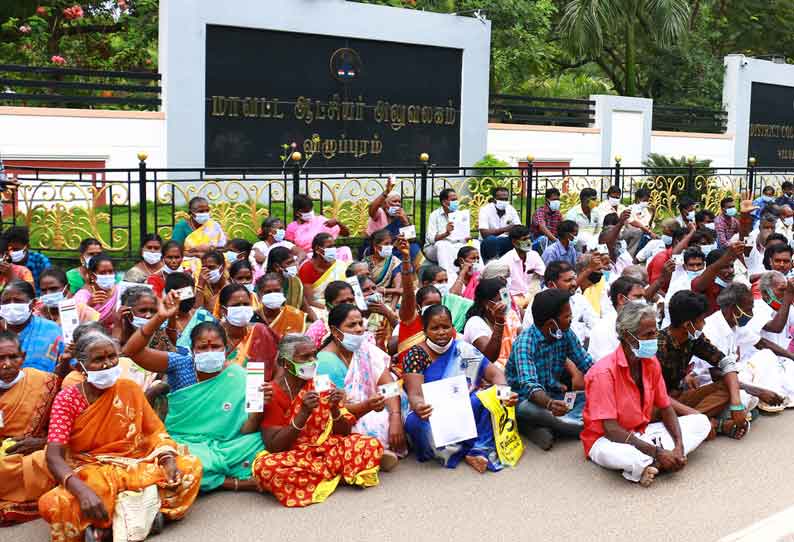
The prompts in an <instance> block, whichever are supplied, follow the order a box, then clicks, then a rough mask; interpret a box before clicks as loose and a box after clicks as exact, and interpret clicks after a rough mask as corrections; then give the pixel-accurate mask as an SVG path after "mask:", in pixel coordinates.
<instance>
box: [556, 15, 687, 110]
mask: <svg viewBox="0 0 794 542" xmlns="http://www.w3.org/2000/svg"><path fill="white" fill-rule="evenodd" d="M689 15H690V5H689V1H688V0H570V2H568V3H567V4H566V6H565V8H564V10H563V16H562V19H561V21H560V31H561V34H562V37H563V39H564V40H565V41H566V42H567V44H568V46H569V48H570V49H571V50H572V51H573V52H574V53H575V54H576V55H579V56H584V57H588V58H590V59H592V60H593V61H595V62H596V63H597V64H598V65H599V66H600V67H601V69H602V70H604V72H605V73H606V74H607V75H608V76H609V77H610V79H612V81H613V83H614V84H615V86H616V88H617V89H618V91H619V92H621V94H625V95H627V96H636V95H637V41H638V33H642V35H645V36H647V37H648V38H650V39H651V40H652V41H654V42H656V43H657V44H658V45H660V46H665V45H669V44H670V43H672V42H673V41H674V40H675V39H676V38H678V37H679V36H680V35H682V34H683V33H684V32H685V31H686V29H687V28H688V25H689ZM616 36H617V41H618V43H619V42H620V37H621V36H622V39H623V46H624V51H623V58H622V59H621V58H620V52H619V51H617V50H616V48H611V47H609V46H608V45H607V42H608V38H615V37H616ZM616 64H617V65H618V67H619V68H620V70H621V71H622V73H623V77H622V78H621V77H620V73H619V72H617V71H616V70H615V69H613V66H615V65H616Z"/></svg>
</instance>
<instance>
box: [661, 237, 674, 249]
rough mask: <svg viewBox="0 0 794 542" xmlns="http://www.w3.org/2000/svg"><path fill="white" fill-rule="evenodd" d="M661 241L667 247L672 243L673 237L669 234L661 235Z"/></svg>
mask: <svg viewBox="0 0 794 542" xmlns="http://www.w3.org/2000/svg"><path fill="white" fill-rule="evenodd" d="M662 243H664V246H666V247H669V246H670V245H672V244H673V238H672V237H671V236H669V235H662Z"/></svg>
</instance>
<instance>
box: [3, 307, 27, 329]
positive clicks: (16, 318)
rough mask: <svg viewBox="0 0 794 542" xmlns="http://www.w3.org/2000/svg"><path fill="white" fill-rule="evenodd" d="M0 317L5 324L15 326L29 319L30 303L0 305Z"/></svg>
mask: <svg viewBox="0 0 794 542" xmlns="http://www.w3.org/2000/svg"><path fill="white" fill-rule="evenodd" d="M0 317H2V318H3V320H5V321H6V323H8V324H11V325H12V326H17V325H19V324H23V323H25V322H27V320H28V318H30V303H6V304H5V305H0Z"/></svg>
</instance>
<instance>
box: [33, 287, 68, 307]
mask: <svg viewBox="0 0 794 542" xmlns="http://www.w3.org/2000/svg"><path fill="white" fill-rule="evenodd" d="M64 297H66V296H65V295H64V294H63V290H61V291H60V292H53V293H51V294H42V295H41V297H40V298H39V299H41V302H42V304H43V305H44V306H45V307H49V308H50V309H53V308H55V307H57V306H58V303H60V302H61V301H63V300H64Z"/></svg>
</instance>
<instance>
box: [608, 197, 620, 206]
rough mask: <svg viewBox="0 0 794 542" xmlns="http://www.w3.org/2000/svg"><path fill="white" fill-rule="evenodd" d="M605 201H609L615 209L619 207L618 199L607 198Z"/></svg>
mask: <svg viewBox="0 0 794 542" xmlns="http://www.w3.org/2000/svg"><path fill="white" fill-rule="evenodd" d="M607 199H609V204H610V205H611V206H612V207H617V206H618V205H620V198H607Z"/></svg>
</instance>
